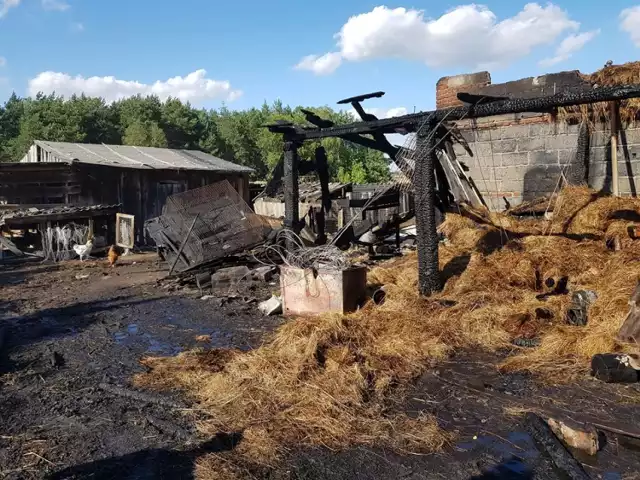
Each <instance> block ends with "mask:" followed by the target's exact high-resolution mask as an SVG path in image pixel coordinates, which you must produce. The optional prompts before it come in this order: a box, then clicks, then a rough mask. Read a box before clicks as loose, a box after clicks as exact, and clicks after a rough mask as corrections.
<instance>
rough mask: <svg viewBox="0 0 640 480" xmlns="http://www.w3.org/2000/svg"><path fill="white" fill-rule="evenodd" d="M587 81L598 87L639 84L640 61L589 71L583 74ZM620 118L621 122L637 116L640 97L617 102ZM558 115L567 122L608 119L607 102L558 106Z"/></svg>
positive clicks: (634, 118) (639, 108)
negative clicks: (589, 72) (565, 106)
mask: <svg viewBox="0 0 640 480" xmlns="http://www.w3.org/2000/svg"><path fill="white" fill-rule="evenodd" d="M582 78H584V79H585V80H586V81H587V82H589V83H591V84H592V85H594V86H596V85H597V86H599V87H612V86H619V85H634V84H635V85H637V84H640V62H628V63H624V64H622V65H612V66H610V67H604V68H601V69H600V70H598V71H596V72H594V73H591V74H583V75H582ZM619 112H620V119H621V120H622V121H623V122H633V121H635V120H637V119H638V118H639V112H640V98H630V99H627V100H621V101H620V103H619ZM558 117H559V118H560V119H562V120H566V121H569V122H573V121H580V120H583V119H584V120H588V121H592V122H597V121H608V120H609V118H610V115H609V106H608V105H607V103H595V104H592V105H578V106H575V107H568V108H559V109H558Z"/></svg>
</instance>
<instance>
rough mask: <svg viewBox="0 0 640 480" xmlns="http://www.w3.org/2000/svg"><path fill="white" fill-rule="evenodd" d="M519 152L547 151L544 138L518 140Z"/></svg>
mask: <svg viewBox="0 0 640 480" xmlns="http://www.w3.org/2000/svg"><path fill="white" fill-rule="evenodd" d="M517 141H518V151H519V152H535V151H538V150H544V149H545V143H546V141H545V138H544V137H522V138H518V139H517Z"/></svg>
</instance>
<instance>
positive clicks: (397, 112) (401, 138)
mask: <svg viewBox="0 0 640 480" xmlns="http://www.w3.org/2000/svg"><path fill="white" fill-rule="evenodd" d="M364 111H365V112H367V113H371V114H373V115H375V116H376V117H378V118H379V119H383V118H390V117H400V116H402V115H406V114H407V113H409V111H408V110H407V109H406V108H405V107H392V108H365V109H364ZM349 114H350V115H351V116H352V117H353V120H354V121H356V122H357V121H360V115H358V112H356V111H355V110H354V109H350V110H349ZM385 137H387V140H389V142H390V143H391V144H392V145H398V146H400V147H402V146H403V145H405V144H406V143H407V141H408V139H409V137H408V136H405V135H401V134H399V133H388V134H386V135H385Z"/></svg>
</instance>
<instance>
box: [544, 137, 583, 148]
mask: <svg viewBox="0 0 640 480" xmlns="http://www.w3.org/2000/svg"><path fill="white" fill-rule="evenodd" d="M577 145H578V135H549V136H548V137H547V139H546V149H547V150H562V149H567V148H576V146H577Z"/></svg>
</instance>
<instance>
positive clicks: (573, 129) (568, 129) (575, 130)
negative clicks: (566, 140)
mask: <svg viewBox="0 0 640 480" xmlns="http://www.w3.org/2000/svg"><path fill="white" fill-rule="evenodd" d="M561 125H564V126H565V127H564V131H563V132H562V133H568V134H575V135H577V134H579V133H580V124H579V123H578V124H575V125H568V124H566V123H564V122H562V123H561ZM557 133H561V132H557Z"/></svg>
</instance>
